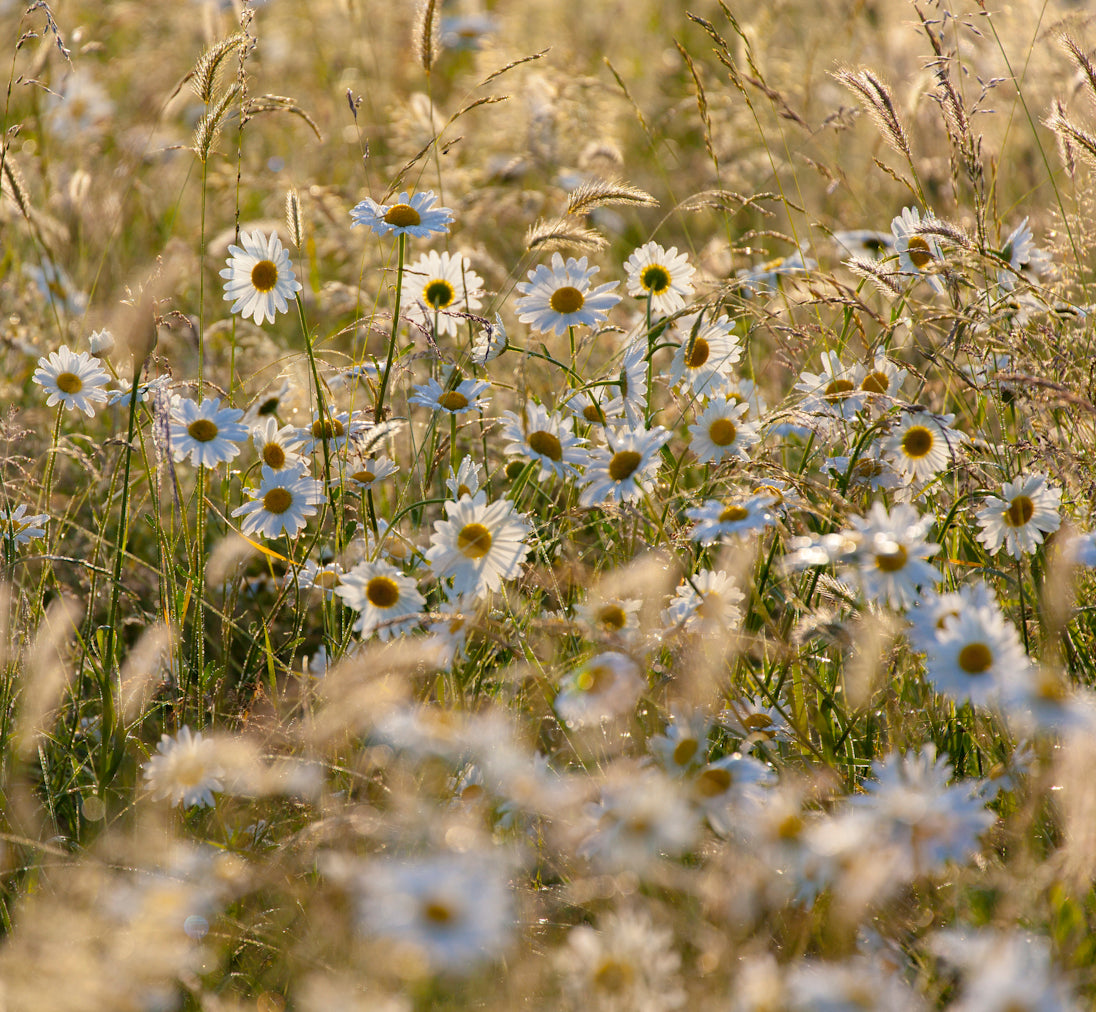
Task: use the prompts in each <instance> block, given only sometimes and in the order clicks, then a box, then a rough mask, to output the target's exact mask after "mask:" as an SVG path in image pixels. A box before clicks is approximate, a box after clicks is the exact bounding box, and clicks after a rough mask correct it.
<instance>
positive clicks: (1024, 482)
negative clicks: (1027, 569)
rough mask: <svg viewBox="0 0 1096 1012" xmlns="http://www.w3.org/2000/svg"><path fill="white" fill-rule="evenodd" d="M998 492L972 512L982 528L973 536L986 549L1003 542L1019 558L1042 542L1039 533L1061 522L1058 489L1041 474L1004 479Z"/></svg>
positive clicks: (1009, 551) (1050, 529)
mask: <svg viewBox="0 0 1096 1012" xmlns="http://www.w3.org/2000/svg"><path fill="white" fill-rule="evenodd" d="M1001 496H1002V498H1000V499H998V498H997V497H996V496H990V497H989V498H988V499H986V501H985V503H984V504H983V506H982V509H980V510H979V511H978V513H977V514H976V517H977V519H978V524H979V526H980V527H981V528H982V529H981V530H980V531H979V532H978V534H977V539H978V540H979V541H980V542H981V543H982V544H983V545H985V546H986V551H987V552H990V553H993V552H997V551H998V550H999V549H1000V548H1001V546H1002V545H1004V546H1005V549H1006V551H1008V553H1009V554H1010V555H1011V556H1012V557H1013V558H1014V559H1019V558H1020V557H1021V556H1022V555H1026V554H1030V553H1031V552H1034V551H1035V549H1036V548H1038V546H1039V545H1041V544H1042V543H1043V535H1044V534H1050V533H1052V532H1053V531H1056V530H1058V527H1059V526H1060V525H1061V522H1062V519H1061V517H1060V516H1059V515H1058V509H1059V507H1060V506H1061V503H1062V490H1061V489H1060V488H1058V487H1056V486H1054V485H1049V484H1047V476H1046V475H1045V474H1031V475H1028V476H1027V477H1026V478H1024V477H1021V478H1016V479H1015V480H1014V481H1006V482H1005V484H1004V485H1003V486H1002V487H1001Z"/></svg>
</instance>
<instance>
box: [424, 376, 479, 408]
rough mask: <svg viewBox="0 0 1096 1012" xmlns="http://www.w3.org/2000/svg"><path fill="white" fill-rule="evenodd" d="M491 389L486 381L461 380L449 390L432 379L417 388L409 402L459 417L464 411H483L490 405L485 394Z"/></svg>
mask: <svg viewBox="0 0 1096 1012" xmlns="http://www.w3.org/2000/svg"><path fill="white" fill-rule="evenodd" d="M490 389H491V385H490V384H489V383H487V382H485V381H484V380H473V379H466V380H461V381H460V382H459V383H458V384H457V385H456V386H455V387H452V388H447V387H444V386H442V384H441V383H440V382H438V380H436V379H432V380H428V381H427V382H426V383H420V384H419V385H418V386H416V387H415V392H414V393H413V394H412V395H411V396H410V397H408V398H407V402H408V403H409V404H421V405H423V406H424V407H427V408H430V409H431V410H432V411H448V412H449V413H450V414H452V415H459V414H460V413H461V412H463V411H483V409H484V408H486V407H487V405H488V404H489V403H490V402H489V401H488V400H487V398H485V397H483V394H484V393H485V392H486V391H487V390H490Z"/></svg>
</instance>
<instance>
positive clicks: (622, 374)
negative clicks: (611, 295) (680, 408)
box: [613, 331, 650, 428]
mask: <svg viewBox="0 0 1096 1012" xmlns="http://www.w3.org/2000/svg"><path fill="white" fill-rule="evenodd" d="M614 372H615V373H616V383H617V386H618V388H619V390H620V394H619V395H618V397H616V398H614V399H613V400H614V401H619V403H620V408H619V409H617V408H616V407H615V405H614V406H613V410H614V411H617V410H623V412H624V418H625V421H627V423H628V424H629V425H631V426H633V427H634V428H640V427H644V426H646V424H647V402H648V399H649V398H648V391H649V389H650V388H649V386H648V384H647V337H646V334H644V333H642V332H636V331H633V332H632V335H631V336H630V337H629V338H627V339H626V343H625V345H624V353H623V354H622V355H621V356H620V369H619V371H616V370H615V369H614Z"/></svg>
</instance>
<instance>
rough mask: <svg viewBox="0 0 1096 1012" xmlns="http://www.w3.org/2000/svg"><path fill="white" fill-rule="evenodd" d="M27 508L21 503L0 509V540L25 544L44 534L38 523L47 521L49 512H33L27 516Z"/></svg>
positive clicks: (43, 529)
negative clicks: (13, 507)
mask: <svg viewBox="0 0 1096 1012" xmlns="http://www.w3.org/2000/svg"><path fill="white" fill-rule="evenodd" d="M27 509H28V507H27V504H26V503H22V504H20V505H19V506H16V507H15V509H11V508H10V507H8V508H7V509H5V510H2V511H0V541H8V542H10V543H11V544H14V545H25V544H27V543H28V542H30V541H35V540H37V539H38V538H41V537H44V536H45V533H46V529H45V527H41V526H39V525H40V524H45V523H47V522H48V521H49V514H48V513H35V514H34V515H32V516H27Z"/></svg>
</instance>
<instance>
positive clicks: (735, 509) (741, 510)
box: [719, 503, 750, 524]
mask: <svg viewBox="0 0 1096 1012" xmlns="http://www.w3.org/2000/svg"><path fill="white" fill-rule="evenodd" d="M749 515H750V511H749V510H748V509H746V508H745V507H744V506H739V505H738V504H737V503H731V504H730V505H729V506H724V507H723V512H722V513H720V514H719V522H720V523H721V524H737V523H741V522H742V521H743V520H745V519H746V517H748V516H749Z"/></svg>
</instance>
